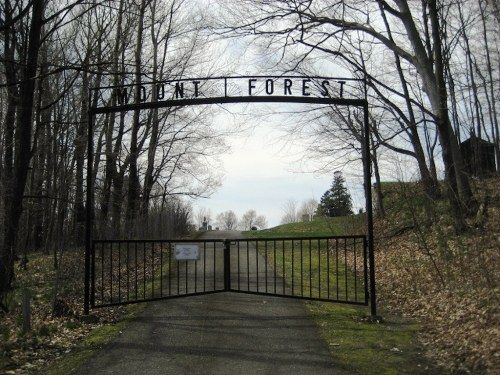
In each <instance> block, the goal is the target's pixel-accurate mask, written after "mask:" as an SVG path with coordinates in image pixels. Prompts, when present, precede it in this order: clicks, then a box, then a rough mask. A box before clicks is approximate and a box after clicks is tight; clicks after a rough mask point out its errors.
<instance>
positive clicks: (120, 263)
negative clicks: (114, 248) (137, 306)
mask: <svg viewBox="0 0 500 375" xmlns="http://www.w3.org/2000/svg"><path fill="white" fill-rule="evenodd" d="M121 283H122V244H121V242H118V303H120V302H121V301H122V286H121Z"/></svg>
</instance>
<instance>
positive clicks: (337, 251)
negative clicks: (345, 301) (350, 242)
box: [335, 238, 339, 301]
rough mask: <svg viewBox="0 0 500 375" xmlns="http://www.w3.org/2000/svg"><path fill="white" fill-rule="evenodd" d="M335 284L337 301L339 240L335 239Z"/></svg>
mask: <svg viewBox="0 0 500 375" xmlns="http://www.w3.org/2000/svg"><path fill="white" fill-rule="evenodd" d="M335 284H336V287H337V301H338V299H339V239H338V238H336V239H335Z"/></svg>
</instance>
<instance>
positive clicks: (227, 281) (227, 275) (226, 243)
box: [224, 240, 231, 291]
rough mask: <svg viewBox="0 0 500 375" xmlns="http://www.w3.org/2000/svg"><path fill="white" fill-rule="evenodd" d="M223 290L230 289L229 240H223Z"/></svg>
mask: <svg viewBox="0 0 500 375" xmlns="http://www.w3.org/2000/svg"><path fill="white" fill-rule="evenodd" d="M224 290H225V291H230V290H231V240H224Z"/></svg>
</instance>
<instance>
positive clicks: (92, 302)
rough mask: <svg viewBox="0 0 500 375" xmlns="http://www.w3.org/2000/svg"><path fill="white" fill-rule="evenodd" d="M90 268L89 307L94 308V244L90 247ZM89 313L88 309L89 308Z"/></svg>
mask: <svg viewBox="0 0 500 375" xmlns="http://www.w3.org/2000/svg"><path fill="white" fill-rule="evenodd" d="M90 257H91V267H90V272H91V274H90V281H91V284H90V306H92V307H94V306H95V242H92V247H91V254H90ZM89 311H90V308H89Z"/></svg>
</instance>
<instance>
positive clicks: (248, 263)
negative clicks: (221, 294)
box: [246, 240, 250, 291]
mask: <svg viewBox="0 0 500 375" xmlns="http://www.w3.org/2000/svg"><path fill="white" fill-rule="evenodd" d="M246 247H247V291H250V253H249V251H250V250H249V247H250V244H249V241H248V240H247V241H246Z"/></svg>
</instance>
